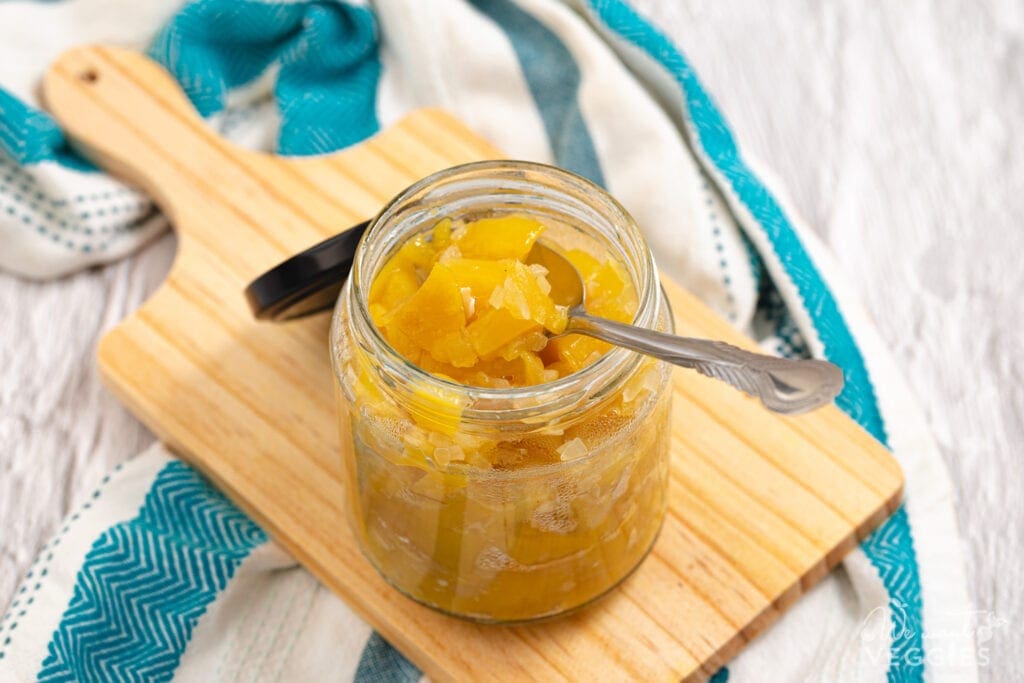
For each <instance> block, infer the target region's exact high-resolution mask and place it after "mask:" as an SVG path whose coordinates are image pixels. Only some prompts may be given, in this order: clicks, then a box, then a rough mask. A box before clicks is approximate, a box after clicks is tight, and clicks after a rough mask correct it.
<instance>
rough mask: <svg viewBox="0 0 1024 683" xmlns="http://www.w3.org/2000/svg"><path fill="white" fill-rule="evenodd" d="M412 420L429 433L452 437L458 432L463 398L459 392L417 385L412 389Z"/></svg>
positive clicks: (463, 403)
mask: <svg viewBox="0 0 1024 683" xmlns="http://www.w3.org/2000/svg"><path fill="white" fill-rule="evenodd" d="M412 394H413V401H412V402H411V410H410V413H411V414H412V419H413V420H414V421H415V422H416V424H418V425H419V426H421V427H423V428H424V429H426V430H429V431H435V432H440V433H441V434H445V435H446V436H454V435H455V433H456V432H457V431H458V430H459V421H460V420H461V419H462V409H463V407H464V405H465V398H464V397H463V395H462V393H461V392H459V391H450V390H447V389H444V388H442V387H438V386H432V385H427V384H419V385H417V386H415V387H413V388H412Z"/></svg>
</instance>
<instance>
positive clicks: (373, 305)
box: [369, 215, 637, 387]
mask: <svg viewBox="0 0 1024 683" xmlns="http://www.w3.org/2000/svg"><path fill="white" fill-rule="evenodd" d="M544 231H545V226H544V225H543V224H542V223H541V222H539V221H537V220H535V219H533V218H528V217H526V216H520V215H511V216H501V217H495V218H482V219H479V220H475V221H469V222H466V223H461V224H458V225H456V224H453V222H452V221H451V220H450V219H447V218H445V219H443V220H441V221H439V222H438V223H437V224H436V225H435V226H434V227H433V229H432V230H431V231H429V232H427V233H423V234H421V235H418V236H417V237H415V238H413V239H412V240H410V241H408V242H407V243H405V244H404V245H402V246H401V247H400V248H399V249H398V251H397V252H396V253H395V254H394V256H392V257H391V258H390V259H389V260H388V262H387V263H385V264H384V266H383V267H382V268H381V269H380V272H379V273H378V274H377V276H376V278H375V280H374V282H373V285H372V287H371V289H370V295H369V309H370V314H371V316H372V317H373V320H374V323H375V324H376V325H377V326H378V327H379V328H380V329H381V330H382V332H383V333H384V336H385V338H386V339H387V340H388V342H390V343H391V345H392V346H393V347H394V348H395V349H396V350H398V352H399V353H401V354H402V355H404V356H406V357H407V358H408V359H409V360H410V361H412V362H414V363H417V364H419V365H420V366H421V367H423V368H424V369H426V370H427V371H429V372H432V373H434V374H436V375H439V376H442V377H445V378H448V379H452V380H454V381H456V382H460V383H464V384H470V385H475V386H487V387H501V386H529V385H533V384H540V383H543V382H549V381H552V380H554V379H558V378H560V377H564V376H566V375H569V374H571V373H573V372H576V371H578V370H581V369H582V368H584V367H586V366H587V365H589V364H590V363H592V362H593V361H594V360H596V359H597V358H599V357H600V356H601V355H602V354H604V353H605V352H607V351H608V350H609V348H610V346H609V345H608V344H605V343H604V342H600V341H597V340H594V339H590V338H587V337H582V336H580V335H564V336H560V337H559V336H556V335H560V334H561V333H562V332H563V331H564V330H565V327H566V323H567V308H566V306H565V305H562V304H559V303H557V302H564V301H566V296H565V295H564V290H565V289H566V288H567V287H568V286H569V285H568V283H565V284H564V285H563V283H554V286H553V284H552V283H551V282H549V281H548V279H547V274H548V272H547V269H546V268H544V267H543V266H541V265H539V264H531V263H527V262H526V258H527V256H528V254H529V253H530V250H531V248H532V247H533V245H534V244H535V243H536V242H537V240H538V239H541V238H542V236H543V234H544ZM566 257H567V258H569V259H570V260H571V261H572V263H573V264H574V265H575V266H576V268H577V269H578V270H579V271H580V275H581V277H582V278H583V280H584V283H585V286H586V291H587V302H588V306H587V307H588V310H589V311H590V312H591V313H595V314H597V315H603V316H605V317H609V318H614V319H616V320H622V321H629V320H631V319H632V317H633V312H634V311H635V310H636V305H637V300H636V294H635V291H634V289H633V286H632V283H631V282H630V280H629V277H628V275H627V274H626V272H625V270H624V269H623V267H622V266H621V265H620V264H618V263H617V262H615V261H613V260H610V259H607V260H600V259H598V258H596V257H595V256H593V255H591V254H590V253H588V252H585V251H581V250H578V249H577V250H570V251H568V252H566ZM552 337H554V338H552Z"/></svg>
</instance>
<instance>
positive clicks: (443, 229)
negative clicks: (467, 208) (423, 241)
mask: <svg viewBox="0 0 1024 683" xmlns="http://www.w3.org/2000/svg"><path fill="white" fill-rule="evenodd" d="M451 243H452V219H451V218H442V219H441V220H439V221H438V222H437V224H436V225H434V228H433V229H432V230H431V231H430V244H431V246H432V247H433V248H434V251H436V252H437V253H441V252H442V251H444V250H445V249H446V248H447V247H448V245H449V244H451Z"/></svg>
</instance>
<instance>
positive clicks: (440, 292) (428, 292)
mask: <svg viewBox="0 0 1024 683" xmlns="http://www.w3.org/2000/svg"><path fill="white" fill-rule="evenodd" d="M392 327H393V328H394V329H396V330H398V331H399V332H401V333H402V334H404V335H405V336H407V337H408V338H409V339H411V340H412V342H413V343H415V344H416V345H417V346H419V347H420V348H421V349H422V350H424V351H426V352H427V353H429V354H430V355H431V356H433V357H434V358H435V359H436V360H439V361H441V362H444V363H451V364H452V365H454V366H455V367H470V366H471V365H473V364H474V363H476V361H477V354H476V352H475V351H473V345H472V344H471V343H470V340H469V334H468V333H467V331H466V312H465V308H464V306H463V301H462V292H461V291H460V289H459V284H458V282H456V281H455V277H454V276H453V275H452V274H451V271H449V270H448V269H447V268H445V267H444V266H443V265H436V266H434V267H433V269H431V271H430V275H429V276H427V279H426V280H424V281H423V284H422V285H421V286H420V288H419V289H418V290H417V291H416V293H415V294H413V295H412V296H411V297H409V298H408V299H407V300H406V301H405V303H404V304H402V306H401V307H399V308H398V310H396V311H395V313H394V315H393V316H392V321H391V323H390V324H389V326H388V328H389V329H390V328H392Z"/></svg>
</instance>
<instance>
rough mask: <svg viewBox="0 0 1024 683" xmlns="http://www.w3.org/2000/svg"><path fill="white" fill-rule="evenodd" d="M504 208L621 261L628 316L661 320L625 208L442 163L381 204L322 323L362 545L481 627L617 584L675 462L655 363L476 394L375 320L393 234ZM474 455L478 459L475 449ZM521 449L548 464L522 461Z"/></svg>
mask: <svg viewBox="0 0 1024 683" xmlns="http://www.w3.org/2000/svg"><path fill="white" fill-rule="evenodd" d="M512 213H514V214H520V215H522V214H525V215H527V216H532V217H534V218H536V219H538V220H540V221H541V222H543V223H544V224H545V226H546V230H545V233H544V235H543V237H542V239H543V240H544V241H545V242H546V243H549V244H551V245H553V246H556V247H560V248H563V249H570V248H575V249H584V250H586V251H588V252H589V253H591V254H592V255H595V256H597V255H602V256H606V257H610V258H613V259H615V260H617V261H618V262H619V263H620V264H621V265H622V266H624V269H625V271H626V272H627V273H628V274H629V277H630V278H631V279H632V282H633V284H634V287H635V289H636V292H637V300H638V308H637V312H636V315H635V318H634V321H633V324H635V325H639V326H641V327H647V328H652V329H660V330H671V329H672V320H671V313H670V311H669V308H668V303H667V301H666V300H665V298H664V296H663V292H662V290H661V288H660V286H659V284H658V277H657V271H656V268H655V265H654V261H653V259H652V257H651V254H650V251H649V249H648V247H647V245H646V243H645V242H644V240H643V238H642V236H641V235H640V232H639V230H638V229H637V227H636V225H635V223H634V222H633V220H632V218H631V217H630V216H629V214H628V213H627V212H626V211H625V209H623V208H622V206H621V205H619V204H618V202H616V201H615V200H614V199H613V198H612V197H611V196H610V195H608V194H607V193H606V192H605V191H604V190H602V189H601V188H599V187H597V186H595V185H593V184H592V183H590V182H589V181H587V180H585V179H583V178H581V177H579V176H576V175H574V174H571V173H568V172H566V171H562V170H560V169H557V168H554V167H551V166H545V165H541V164H533V163H526V162H516V161H489V162H480V163H473V164H467V165H463V166H457V167H454V168H450V169H447V170H444V171H441V172H439V173H436V174H434V175H432V176H430V177H428V178H425V179H423V180H421V181H420V182H418V183H416V184H414V185H412V186H411V187H409V188H408V189H407V190H405V191H404V192H402V193H401V194H400V195H398V196H397V197H396V198H395V199H394V200H392V201H391V203H389V204H388V205H387V206H386V207H385V208H384V209H383V210H382V211H381V213H380V214H379V215H378V216H377V217H376V218H375V219H374V220H373V221H372V223H371V225H370V227H369V228H368V230H367V231H366V234H365V235H364V237H363V239H362V242H361V243H360V245H359V248H358V250H357V254H356V258H355V262H354V264H353V267H352V272H351V274H350V276H349V279H348V282H347V284H346V285H345V288H344V289H343V290H342V292H341V296H340V298H339V300H338V303H337V306H336V308H335V313H334V319H333V321H332V324H331V355H332V361H333V366H334V374H335V379H336V382H335V385H336V389H337V398H338V405H339V408H340V423H341V442H342V456H343V458H344V474H345V480H346V481H345V484H346V492H347V512H348V516H349V520H350V523H351V525H352V528H353V530H354V531H355V534H356V536H357V537H358V539H359V542H360V544H361V547H362V550H363V552H364V553H365V555H366V557H367V558H368V559H369V560H370V562H371V563H372V564H373V565H374V566H375V567H376V569H377V570H378V571H379V572H380V573H381V574H382V575H383V576H384V578H386V579H387V580H388V581H389V582H390V583H391V584H392V585H393V586H394V587H396V588H397V589H398V590H400V591H401V592H403V593H405V594H406V595H408V596H409V597H411V598H413V599H415V600H417V601H419V602H421V603H423V604H426V605H428V606H430V607H433V608H435V609H438V610H441V611H443V612H446V613H449V614H454V615H457V616H461V617H465V618H469V619H473V620H477V621H481V622H506V623H507V622H519V621H525V620H531V619H537V618H542V617H550V616H553V615H556V614H561V613H564V612H567V611H570V610H573V609H575V608H578V607H580V606H582V605H585V604H587V603H589V602H590V601H592V600H594V599H595V598H597V597H599V596H600V595H602V594H604V593H606V592H607V591H609V590H610V589H611V588H613V587H614V586H615V585H617V584H618V583H619V582H620V581H622V580H623V579H624V578H625V577H626V576H628V575H629V574H630V573H631V572H632V570H633V569H635V568H636V566H637V565H638V564H639V563H640V561H641V560H642V559H643V558H644V556H645V555H646V554H647V552H648V550H649V549H650V547H651V546H652V545H653V543H654V540H655V538H656V536H657V534H658V531H659V529H660V526H661V522H662V519H663V518H664V515H665V509H666V489H667V484H668V471H669V466H668V457H669V455H668V450H669V409H670V400H671V393H672V392H671V389H670V387H669V376H670V370H669V368H668V367H667V366H666V365H665V364H664V363H662V362H660V361H655V360H654V359H651V358H649V357H646V356H641V355H639V354H636V353H633V352H631V351H628V350H626V349H621V348H612V350H610V351H609V352H607V353H605V354H604V355H603V356H601V357H600V358H599V359H597V360H596V361H595V362H593V363H592V364H591V365H589V366H587V367H586V368H584V369H583V370H580V371H578V372H576V373H574V374H571V375H568V376H566V377H562V378H560V379H557V380H555V381H552V382H548V383H545V384H539V385H534V386H527V387H521V388H483V387H471V386H465V385H460V384H456V383H453V382H450V381H447V380H445V379H443V378H441V377H437V376H435V375H432V374H429V373H427V372H426V371H424V370H422V369H421V368H419V367H417V366H416V365H413V364H412V363H410V362H409V361H408V360H406V359H405V358H404V357H402V356H401V355H399V353H398V352H396V351H395V350H394V349H393V348H392V347H391V346H390V345H389V344H388V343H387V342H386V341H385V339H384V338H383V336H382V335H381V333H380V331H379V330H378V329H377V328H376V327H375V326H374V324H373V322H372V320H371V318H370V314H369V311H368V308H367V294H368V292H369V289H370V285H371V283H372V282H373V280H374V277H375V276H376V274H377V272H378V271H379V269H380V268H381V267H382V265H383V264H384V263H385V262H386V261H387V260H388V259H389V258H390V257H391V256H392V255H393V254H394V253H395V252H396V250H397V249H398V248H400V247H401V246H402V245H403V244H404V243H406V242H407V241H408V240H410V239H412V238H414V237H415V236H417V235H419V234H421V233H425V232H427V231H429V230H430V229H431V227H432V226H433V225H434V224H435V223H436V222H437V221H438V220H439V219H441V218H443V217H450V218H452V219H453V220H455V221H458V220H467V221H469V220H475V219H478V218H483V217H491V216H501V215H505V214H512ZM484 449H487V452H488V453H489V454H490V457H489V458H488V459H482V458H478V457H475V456H476V455H477V454H478V453H480V452H483V450H484ZM495 449H498V450H497V451H496V450H495ZM530 449H554V450H557V452H558V453H559V456H560V461H558V460H557V459H556V462H555V463H554V464H546V465H535V466H529V465H527V466H517V464H516V463H517V459H518V460H520V461H522V460H525V461H527V462H528V461H529V459H530V458H529V456H530V452H531V450H530ZM496 452H497V453H499V454H500V456H501V457H497V458H496V457H495V456H494V453H496ZM548 455H550V453H548ZM548 460H550V458H548ZM495 463H497V464H495Z"/></svg>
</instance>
